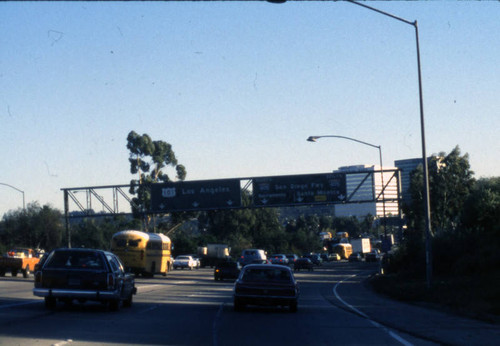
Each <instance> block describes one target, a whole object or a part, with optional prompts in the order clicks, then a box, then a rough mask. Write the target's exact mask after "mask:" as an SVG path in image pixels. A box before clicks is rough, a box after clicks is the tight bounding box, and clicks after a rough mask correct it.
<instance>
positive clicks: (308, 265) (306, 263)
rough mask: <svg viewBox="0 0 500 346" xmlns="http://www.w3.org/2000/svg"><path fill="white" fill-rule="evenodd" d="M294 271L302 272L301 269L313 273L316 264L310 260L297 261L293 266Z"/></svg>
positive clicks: (301, 259)
mask: <svg viewBox="0 0 500 346" xmlns="http://www.w3.org/2000/svg"><path fill="white" fill-rule="evenodd" d="M293 269H294V270H295V271H300V270H301V269H305V270H308V271H310V272H312V271H313V270H314V264H313V263H312V261H311V260H310V259H309V258H305V257H304V258H299V259H297V260H296V261H295V264H294V266H293Z"/></svg>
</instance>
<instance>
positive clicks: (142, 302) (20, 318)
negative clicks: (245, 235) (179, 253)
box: [0, 262, 426, 346]
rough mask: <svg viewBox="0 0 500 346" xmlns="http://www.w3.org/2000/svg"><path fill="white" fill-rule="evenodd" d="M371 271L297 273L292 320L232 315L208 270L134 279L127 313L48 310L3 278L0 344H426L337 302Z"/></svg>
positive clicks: (222, 286) (272, 313)
mask: <svg viewBox="0 0 500 346" xmlns="http://www.w3.org/2000/svg"><path fill="white" fill-rule="evenodd" d="M375 269H376V268H375V267H373V266H372V267H369V266H368V267H367V266H366V265H365V264H364V263H363V264H349V263H345V262H344V263H333V264H331V265H328V266H324V267H322V268H320V269H318V270H315V271H314V272H312V273H309V272H307V273H306V272H300V273H298V274H297V278H298V280H299V282H300V284H301V299H300V301H299V311H298V312H297V313H290V312H288V310H286V309H280V308H274V307H248V308H247V309H245V310H244V311H243V312H234V311H233V306H232V282H230V281H224V282H215V281H214V280H213V271H212V269H209V268H205V269H200V270H193V271H173V272H172V273H171V274H169V276H168V277H167V278H164V277H161V276H158V277H155V278H152V279H143V278H139V279H137V286H138V291H139V292H138V294H137V295H136V296H135V297H134V298H135V299H134V304H133V306H132V308H122V309H120V310H119V311H118V312H109V311H107V309H106V308H105V307H103V306H102V305H101V304H98V303H92V302H90V303H86V304H84V305H80V304H73V305H72V306H64V305H63V304H60V305H58V306H57V309H56V310H55V311H49V310H46V309H45V307H44V304H43V300H42V299H39V298H36V297H33V295H32V292H31V289H32V287H33V283H32V280H26V279H21V278H11V277H8V276H6V277H3V278H0V344H2V345H31V344H37V345H56V344H57V345H63V344H71V345H89V344H107V345H111V344H116V345H118V344H120V345H124V344H127V345H141V344H142V345H213V346H218V345H255V344H260V345H283V344H288V345H331V344H385V345H401V344H405V343H406V344H419V345H420V344H422V345H423V344H426V343H425V342H423V341H422V340H418V339H415V338H412V337H409V336H407V335H402V334H398V336H399V337H400V339H397V338H394V336H392V335H391V334H390V333H389V332H388V330H386V329H384V328H380V327H377V326H376V325H374V324H373V323H372V322H371V321H370V320H368V319H366V318H363V317H360V316H358V315H357V314H354V313H352V312H351V311H349V309H346V308H345V307H342V306H341V304H340V303H339V301H338V300H337V299H336V297H335V295H334V292H333V287H334V286H335V284H337V283H338V282H339V281H341V280H344V279H347V278H349V277H352V276H353V275H356V277H359V278H362V277H363V276H366V275H368V274H369V273H370V272H372V271H373V270H375ZM346 285H347V284H346ZM349 285H356V283H349Z"/></svg>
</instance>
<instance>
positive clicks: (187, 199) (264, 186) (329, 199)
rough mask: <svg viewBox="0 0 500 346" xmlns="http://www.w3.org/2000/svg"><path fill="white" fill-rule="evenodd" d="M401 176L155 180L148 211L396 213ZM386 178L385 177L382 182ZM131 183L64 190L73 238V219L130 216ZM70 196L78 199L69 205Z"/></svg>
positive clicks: (387, 172)
mask: <svg viewBox="0 0 500 346" xmlns="http://www.w3.org/2000/svg"><path fill="white" fill-rule="evenodd" d="M381 173H383V174H384V179H383V180H382V179H379V180H377V179H378V177H380V176H381ZM388 175H390V177H388ZM399 176H400V172H399V170H397V169H393V170H386V169H384V170H383V172H381V171H380V170H379V171H377V170H372V171H368V170H363V171H358V172H340V173H339V172H333V173H315V174H300V175H282V176H268V177H254V178H233V179H215V180H195V181H178V182H168V183H154V184H149V185H144V186H145V187H146V188H149V189H150V193H151V208H150V210H145V211H144V214H147V215H154V214H168V213H171V212H181V211H206V210H224V209H242V208H267V207H293V206H306V205H309V206H310V205H328V204H349V203H370V202H372V203H376V204H378V203H384V204H385V203H387V202H392V203H395V204H396V205H397V214H399V215H400V212H399V201H400V198H401V193H400V191H401V188H400V185H401V184H400V178H399ZM381 181H384V184H383V185H382V182H381ZM136 186H137V185H136ZM130 187H131V186H130V185H108V186H91V187H77V188H63V189H61V190H62V191H63V192H64V215H65V218H66V231H67V234H68V239H69V219H71V218H81V217H102V216H115V215H131V214H132V213H131V208H132V206H133V205H134V201H133V197H134V196H133V195H132V194H131V193H130ZM243 193H248V194H249V195H250V196H251V198H250V201H249V202H245V203H244V202H243V198H242V194H243ZM70 201H73V203H71V204H70ZM120 201H124V202H125V205H123V204H122V205H120V204H119V202H120ZM73 205H76V207H77V208H78V210H76V211H70V206H73ZM96 207H97V209H100V208H102V211H101V210H98V211H96V209H95V208H96ZM384 209H385V208H384ZM393 214H394V213H393ZM385 216H386V215H383V217H385Z"/></svg>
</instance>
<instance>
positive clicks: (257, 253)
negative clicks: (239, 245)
mask: <svg viewBox="0 0 500 346" xmlns="http://www.w3.org/2000/svg"><path fill="white" fill-rule="evenodd" d="M266 259H267V256H266V252H265V251H264V250H262V249H245V250H243V251H242V253H241V257H240V259H239V260H238V262H240V264H241V265H242V266H246V265H247V264H250V263H252V262H253V261H254V260H266Z"/></svg>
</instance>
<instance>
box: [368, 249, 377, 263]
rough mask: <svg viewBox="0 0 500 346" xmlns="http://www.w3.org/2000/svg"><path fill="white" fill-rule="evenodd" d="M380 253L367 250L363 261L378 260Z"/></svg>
mask: <svg viewBox="0 0 500 346" xmlns="http://www.w3.org/2000/svg"><path fill="white" fill-rule="evenodd" d="M379 260H380V255H379V254H378V252H376V251H372V252H369V253H367V254H366V255H365V262H378V261H379Z"/></svg>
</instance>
